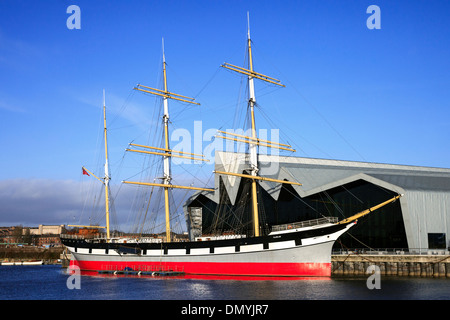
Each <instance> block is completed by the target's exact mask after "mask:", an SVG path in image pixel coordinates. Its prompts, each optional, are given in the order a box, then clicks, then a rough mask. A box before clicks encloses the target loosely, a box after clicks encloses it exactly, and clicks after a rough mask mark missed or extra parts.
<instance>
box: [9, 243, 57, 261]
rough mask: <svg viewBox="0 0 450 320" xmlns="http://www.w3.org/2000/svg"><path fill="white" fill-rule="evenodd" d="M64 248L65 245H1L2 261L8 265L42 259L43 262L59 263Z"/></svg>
mask: <svg viewBox="0 0 450 320" xmlns="http://www.w3.org/2000/svg"><path fill="white" fill-rule="evenodd" d="M63 250H64V249H63V247H51V248H43V247H33V246H24V247H8V248H7V247H0V263H1V264H2V265H6V264H11V263H14V264H21V263H23V262H25V264H26V263H27V262H33V261H42V263H43V264H59V263H61V260H60V257H61V253H62V252H63Z"/></svg>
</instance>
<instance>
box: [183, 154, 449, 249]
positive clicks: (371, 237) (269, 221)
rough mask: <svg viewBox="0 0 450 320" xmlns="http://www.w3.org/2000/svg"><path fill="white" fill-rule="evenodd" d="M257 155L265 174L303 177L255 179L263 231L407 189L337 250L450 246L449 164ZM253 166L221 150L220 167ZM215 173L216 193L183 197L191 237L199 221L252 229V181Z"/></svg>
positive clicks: (341, 212) (207, 228)
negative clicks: (291, 182)
mask: <svg viewBox="0 0 450 320" xmlns="http://www.w3.org/2000/svg"><path fill="white" fill-rule="evenodd" d="M259 161H260V163H261V165H260V172H259V175H260V176H263V177H269V178H275V179H280V180H283V179H286V180H289V181H296V182H300V183H302V186H292V185H280V184H277V183H273V182H268V181H261V182H259V183H258V185H259V187H258V205H259V206H260V215H261V217H260V225H261V229H262V230H261V232H262V233H263V234H264V233H268V232H270V229H271V226H273V225H277V224H284V223H291V222H296V221H302V220H308V219H315V218H320V217H321V216H334V217H338V218H340V219H342V218H344V217H349V216H351V215H353V214H355V213H358V212H360V211H363V210H365V209H367V208H369V207H371V206H373V205H376V204H378V203H381V202H383V201H386V200H388V199H390V198H392V197H394V196H395V195H397V194H403V197H401V198H400V200H399V201H396V202H394V203H392V204H389V205H387V206H386V207H383V208H381V209H379V210H377V211H375V212H373V213H371V214H369V215H368V216H366V217H363V218H362V219H360V220H359V221H358V223H357V225H356V226H355V227H353V228H352V229H351V230H350V232H349V233H348V234H345V235H344V236H342V237H341V238H340V239H339V241H338V242H336V244H335V248H336V249H337V248H365V249H368V248H377V249H379V248H390V249H393V248H398V249H401V248H405V249H409V250H410V251H414V250H419V249H426V250H429V249H431V250H432V249H447V248H448V247H449V246H450V238H449V236H450V169H441V168H430V167H418V166H406V165H393V164H380V163H367V162H353V161H339V160H324V159H311V158H301V157H284V156H268V155H260V156H259ZM248 168H249V162H248V155H246V154H237V153H227V152H218V153H216V168H215V169H216V170H217V171H228V172H234V173H243V172H245V171H246V170H247V169H248ZM215 179H216V180H215V186H216V188H217V187H218V189H216V191H215V192H209V193H208V192H198V193H196V194H194V195H193V196H192V197H191V198H190V199H189V200H188V201H187V202H186V203H185V206H184V209H185V215H186V217H187V222H188V225H191V227H190V228H189V232H190V237H191V238H192V237H193V236H194V233H198V232H199V219H200V229H202V230H201V231H203V233H209V232H211V233H212V232H215V231H219V232H222V233H223V234H226V233H227V232H228V233H229V232H238V233H243V234H249V233H251V232H252V231H251V220H250V217H251V214H250V210H251V202H250V201H246V200H249V190H250V189H249V188H250V183H249V180H248V179H246V178H240V177H236V176H225V175H221V176H217V175H216V178H215ZM191 212H192V213H193V214H192V216H191V215H190V213H191ZM232 229H233V230H234V231H230V230H232ZM236 230H237V231H236Z"/></svg>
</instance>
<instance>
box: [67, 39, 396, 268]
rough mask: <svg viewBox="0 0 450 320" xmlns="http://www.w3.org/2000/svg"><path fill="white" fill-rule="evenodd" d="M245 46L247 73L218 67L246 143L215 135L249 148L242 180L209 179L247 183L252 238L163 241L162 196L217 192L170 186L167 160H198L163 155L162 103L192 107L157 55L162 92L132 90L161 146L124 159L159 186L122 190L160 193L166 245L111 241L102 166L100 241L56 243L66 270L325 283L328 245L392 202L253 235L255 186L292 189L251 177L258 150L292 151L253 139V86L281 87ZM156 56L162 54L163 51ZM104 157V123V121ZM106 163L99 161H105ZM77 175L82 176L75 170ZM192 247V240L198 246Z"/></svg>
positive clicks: (166, 111)
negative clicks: (245, 124) (240, 92)
mask: <svg viewBox="0 0 450 320" xmlns="http://www.w3.org/2000/svg"><path fill="white" fill-rule="evenodd" d="M251 45H252V42H251V39H250V31H248V37H247V47H248V68H243V67H239V66H236V65H232V64H229V63H224V64H223V65H222V67H224V68H227V69H229V70H232V71H234V72H238V73H240V74H243V75H245V76H246V77H247V81H248V88H249V97H248V107H249V111H250V117H251V135H250V136H245V135H238V134H230V133H227V132H220V135H219V136H220V137H221V138H224V139H229V140H234V141H239V142H245V143H247V144H248V145H249V153H250V155H249V159H250V168H249V169H248V170H246V171H245V172H242V173H236V172H225V171H215V172H214V173H215V174H217V175H231V176H238V177H241V178H245V179H250V180H251V199H252V205H251V208H252V219H253V233H252V235H250V236H246V235H234V236H232V235H228V236H226V237H216V238H214V237H208V241H204V240H205V239H203V241H196V240H191V241H182V242H180V241H171V240H172V239H171V234H172V233H171V227H170V217H169V212H170V208H169V195H168V192H169V190H170V189H172V188H179V189H190V190H200V191H203V192H220V188H219V187H217V188H216V189H209V188H197V187H190V186H180V185H174V184H172V183H171V180H172V176H171V167H170V158H171V157H182V158H186V157H187V158H190V159H195V160H203V159H204V158H203V156H201V155H196V154H192V153H186V152H180V151H175V150H172V149H170V145H169V103H168V101H169V99H172V100H178V101H182V102H186V103H192V104H198V103H197V102H195V99H193V98H189V97H187V96H183V95H180V94H175V93H173V92H170V91H169V90H168V86H167V76H166V61H165V57H164V53H163V77H164V88H162V89H155V88H151V87H147V86H144V85H138V86H137V87H135V88H134V89H136V90H139V91H143V92H146V93H151V94H154V95H157V96H160V97H162V99H163V107H164V115H163V126H164V146H162V147H151V146H146V145H140V144H130V146H131V147H133V149H128V150H129V151H134V152H140V153H144V154H151V155H157V156H161V157H163V163H164V165H163V172H162V174H163V176H162V178H161V180H162V181H161V182H160V183H150V182H133V181H123V182H124V183H126V184H137V185H143V186H151V187H158V188H163V191H164V208H165V209H164V212H165V221H166V232H165V235H166V239H165V241H161V242H157V243H155V242H152V241H145V239H129V240H128V241H126V240H124V239H114V238H112V237H111V236H110V228H109V220H108V219H109V214H108V202H109V200H108V191H107V189H108V183H109V173H108V163H107V160H106V165H105V178H104V179H99V178H98V179H99V180H101V181H102V182H103V183H104V185H105V190H106V192H105V196H106V199H105V201H106V208H107V209H106V220H107V223H106V239H103V240H89V239H80V238H73V237H72V238H71V237H62V238H61V240H62V243H63V244H64V245H65V246H66V247H67V248H68V249H69V251H70V252H71V254H72V261H71V264H72V265H76V266H78V267H79V268H80V269H81V270H83V271H94V272H102V271H108V270H125V269H126V270H136V271H138V270H151V269H152V267H153V266H160V265H161V264H163V265H164V266H165V267H166V268H167V269H172V270H182V271H183V272H184V273H185V274H192V275H228V276H229V275H245V276H297V277H298V276H330V275H331V250H332V246H333V244H334V242H335V241H336V240H337V239H338V238H339V237H340V236H341V235H342V234H344V233H345V232H347V231H348V230H349V229H350V228H351V227H352V226H353V225H354V224H355V223H356V221H357V219H359V218H361V217H363V216H364V215H366V214H369V213H370V212H372V211H374V210H376V209H378V208H380V207H382V206H384V205H387V204H389V203H391V202H393V201H395V200H396V199H398V198H399V197H400V195H398V196H396V197H394V198H392V199H390V200H388V201H385V202H383V203H381V204H379V205H377V206H374V207H372V208H370V209H367V210H365V211H363V212H360V213H358V214H356V215H354V216H352V217H350V218H347V219H344V220H341V221H338V219H337V218H334V217H325V218H321V219H316V220H309V221H301V222H292V223H289V224H287V225H280V226H272V229H271V231H270V232H269V233H264V234H260V226H259V212H258V203H257V201H258V200H257V184H258V181H261V180H262V181H271V182H275V183H280V184H292V185H300V183H298V182H296V181H287V180H277V179H272V178H266V177H262V176H260V175H259V174H258V171H259V169H258V147H259V146H265V147H271V148H280V149H287V150H291V151H294V150H293V149H292V147H291V146H290V145H286V144H280V143H275V142H271V141H267V140H262V139H259V138H258V136H257V131H256V124H255V114H254V113H255V110H254V109H255V102H256V97H255V89H254V81H255V79H257V80H262V81H266V82H269V83H271V84H274V85H277V86H283V85H282V84H281V81H280V80H278V79H275V78H272V77H269V76H266V75H264V74H262V73H259V72H256V71H255V70H254V69H253V61H252V47H251ZM163 51H164V50H163ZM105 153H106V157H107V144H106V116H105ZM106 159H107V158H106ZM83 170H84V169H83ZM198 240H200V239H198Z"/></svg>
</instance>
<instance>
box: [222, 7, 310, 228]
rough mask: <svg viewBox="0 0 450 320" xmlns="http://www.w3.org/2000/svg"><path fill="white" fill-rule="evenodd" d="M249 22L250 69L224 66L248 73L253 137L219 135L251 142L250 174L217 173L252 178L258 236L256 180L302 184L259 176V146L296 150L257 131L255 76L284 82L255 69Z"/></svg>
mask: <svg viewBox="0 0 450 320" xmlns="http://www.w3.org/2000/svg"><path fill="white" fill-rule="evenodd" d="M247 22H248V28H247V49H248V69H245V68H242V67H238V66H235V65H232V64H229V63H224V64H223V65H222V67H224V68H227V69H230V70H232V71H236V72H238V73H241V74H244V75H247V77H248V89H249V98H248V106H249V108H250V116H251V137H247V136H242V135H238V134H232V133H228V132H224V131H219V133H221V134H222V135H218V136H217V137H219V138H223V139H229V140H234V141H239V142H245V143H248V144H249V151H250V175H247V174H236V173H232V172H223V171H216V173H217V174H225V175H232V176H239V177H244V178H250V179H251V180H252V182H251V183H252V213H253V233H254V236H255V237H258V236H259V235H260V230H259V213H258V198H257V182H256V180H266V181H273V182H279V183H287V184H293V185H301V184H300V183H297V182H290V181H284V180H278V179H268V178H263V177H259V176H258V171H259V168H258V146H260V145H261V146H266V147H270V148H278V149H283V150H288V151H293V152H295V150H294V149H292V147H291V146H290V145H286V144H281V143H276V142H272V141H267V140H260V139H258V136H257V133H256V124H255V110H254V109H255V104H256V96H255V86H254V78H256V79H260V80H264V81H266V82H269V83H272V84H275V85H278V86H281V87H284V85H283V84H281V83H280V80H278V79H275V78H272V77H269V76H266V75H263V74H261V73H258V72H255V71H254V70H253V56H252V41H251V38H250V18H249V14H248V13H247ZM226 135H231V136H233V137H228V136H226ZM236 137H240V138H244V139H245V140H242V139H238V138H236Z"/></svg>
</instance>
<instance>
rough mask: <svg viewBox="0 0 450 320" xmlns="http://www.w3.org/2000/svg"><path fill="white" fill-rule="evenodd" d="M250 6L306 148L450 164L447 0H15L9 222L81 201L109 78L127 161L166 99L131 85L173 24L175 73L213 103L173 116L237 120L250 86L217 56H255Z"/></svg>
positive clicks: (2, 214) (264, 65)
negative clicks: (131, 145) (76, 10)
mask: <svg viewBox="0 0 450 320" xmlns="http://www.w3.org/2000/svg"><path fill="white" fill-rule="evenodd" d="M72 4H75V5H78V6H79V7H80V10H81V16H80V17H81V29H79V30H76V29H74V30H69V29H68V28H67V26H66V21H67V19H68V18H69V17H70V14H68V13H66V9H67V7H68V6H69V5H72ZM372 4H375V5H378V6H379V7H380V9H381V29H379V30H369V29H368V28H367V26H366V20H367V19H368V17H369V16H370V14H367V13H366V9H367V7H368V6H369V5H372ZM247 11H249V12H250V23H251V35H252V41H253V44H254V47H253V49H254V51H253V53H254V64H255V69H256V70H257V71H259V72H261V73H264V74H267V75H270V76H273V77H275V78H279V79H281V80H282V82H283V83H284V84H285V85H286V88H283V89H277V88H274V87H273V86H267V85H265V84H262V83H260V82H258V83H257V84H256V90H257V102H258V104H259V108H260V109H261V111H262V113H264V114H266V115H268V116H270V119H271V122H272V121H273V123H275V124H276V126H278V127H276V128H279V129H280V132H281V134H280V135H281V139H282V140H283V141H289V142H290V143H293V144H294V146H295V147H296V149H297V150H298V152H297V153H296V154H295V155H297V156H306V157H317V158H333V159H341V160H355V161H368V162H382V163H394V164H406V165H419V166H432V167H445V168H449V167H450V160H449V159H450V148H449V147H448V146H449V143H448V141H449V138H450V93H449V92H450V90H449V85H450V72H449V71H450V60H449V59H448V57H449V56H450V46H449V42H450V24H449V23H448V15H449V13H450V3H449V2H448V1H445V0H442V1H438V0H433V1H362V0H358V1H339V2H338V1H313V0H304V1H261V0H259V1H211V0H209V1H198V0H192V1H143V0H134V1H119V0H116V1H82V0H75V1H63V0H48V1H39V2H38V1H31V0H27V1H19V0H1V1H0V83H1V85H0V124H1V126H0V133H1V134H0V147H1V150H2V151H1V156H0V165H1V168H2V170H0V225H11V224H23V225H36V224H39V223H44V224H50V223H62V224H64V223H67V219H68V217H69V216H70V217H71V216H73V215H76V214H77V210H79V209H78V207H80V206H81V204H82V203H83V202H82V201H81V200H80V199H78V198H79V193H80V185H82V181H84V180H83V179H85V178H86V177H81V175H80V173H81V166H82V165H86V166H87V167H88V168H93V170H94V171H95V170H96V169H97V168H99V162H98V160H97V158H98V156H99V155H101V151H102V150H101V135H99V132H100V131H99V130H100V128H101V107H102V90H103V89H105V90H106V100H107V106H108V112H109V113H108V126H109V133H110V137H109V140H110V141H109V142H110V149H111V153H110V157H111V158H112V160H111V161H112V170H113V174H114V169H116V167H115V166H116V164H118V163H119V162H121V160H122V154H123V151H124V149H125V148H126V146H127V143H128V142H131V141H132V140H134V141H135V142H137V143H138V142H144V141H142V140H143V138H142V137H143V136H144V135H145V134H144V131H145V129H147V127H151V126H152V121H155V119H154V118H152V115H153V114H154V109H155V105H157V104H155V99H154V98H152V97H149V96H146V95H142V94H139V93H137V92H136V91H133V87H134V86H135V85H136V84H137V83H142V84H145V85H148V86H152V87H158V86H159V85H160V75H161V70H160V68H161V56H162V55H161V39H162V38H163V37H164V39H165V52H166V59H167V63H168V78H169V89H170V90H173V91H174V92H176V93H180V94H183V95H187V96H192V97H196V99H197V101H198V102H200V103H201V106H199V107H191V106H187V105H185V104H181V105H179V104H176V103H171V115H172V116H173V118H172V121H173V125H174V127H176V128H183V129H187V130H188V131H190V132H191V134H193V121H202V128H203V130H207V129H212V128H231V126H232V124H233V119H234V114H235V109H236V106H237V101H238V97H239V92H241V94H245V90H244V91H240V90H243V89H241V78H240V77H239V76H238V75H236V74H232V73H230V72H228V71H226V70H224V69H220V67H219V66H220V64H221V63H223V62H229V63H232V64H236V65H243V64H244V62H245V45H246V28H247ZM240 101H243V100H242V99H241V100H240ZM258 117H259V118H258ZM257 121H258V125H259V127H260V128H264V127H265V125H266V123H265V121H264V118H263V117H262V116H261V115H260V114H257ZM203 147H204V146H203ZM203 169H204V172H205V173H204V177H207V175H208V174H209V173H210V172H211V171H212V170H213V166H212V165H207V166H204V167H203ZM130 170H131V169H130ZM130 172H131V171H130ZM208 172H209V173H208ZM96 173H98V174H101V172H98V171H96ZM127 174H128V172H127ZM113 177H114V176H113ZM202 177H203V176H202ZM117 178H118V181H116V183H120V179H122V178H124V177H117Z"/></svg>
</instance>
